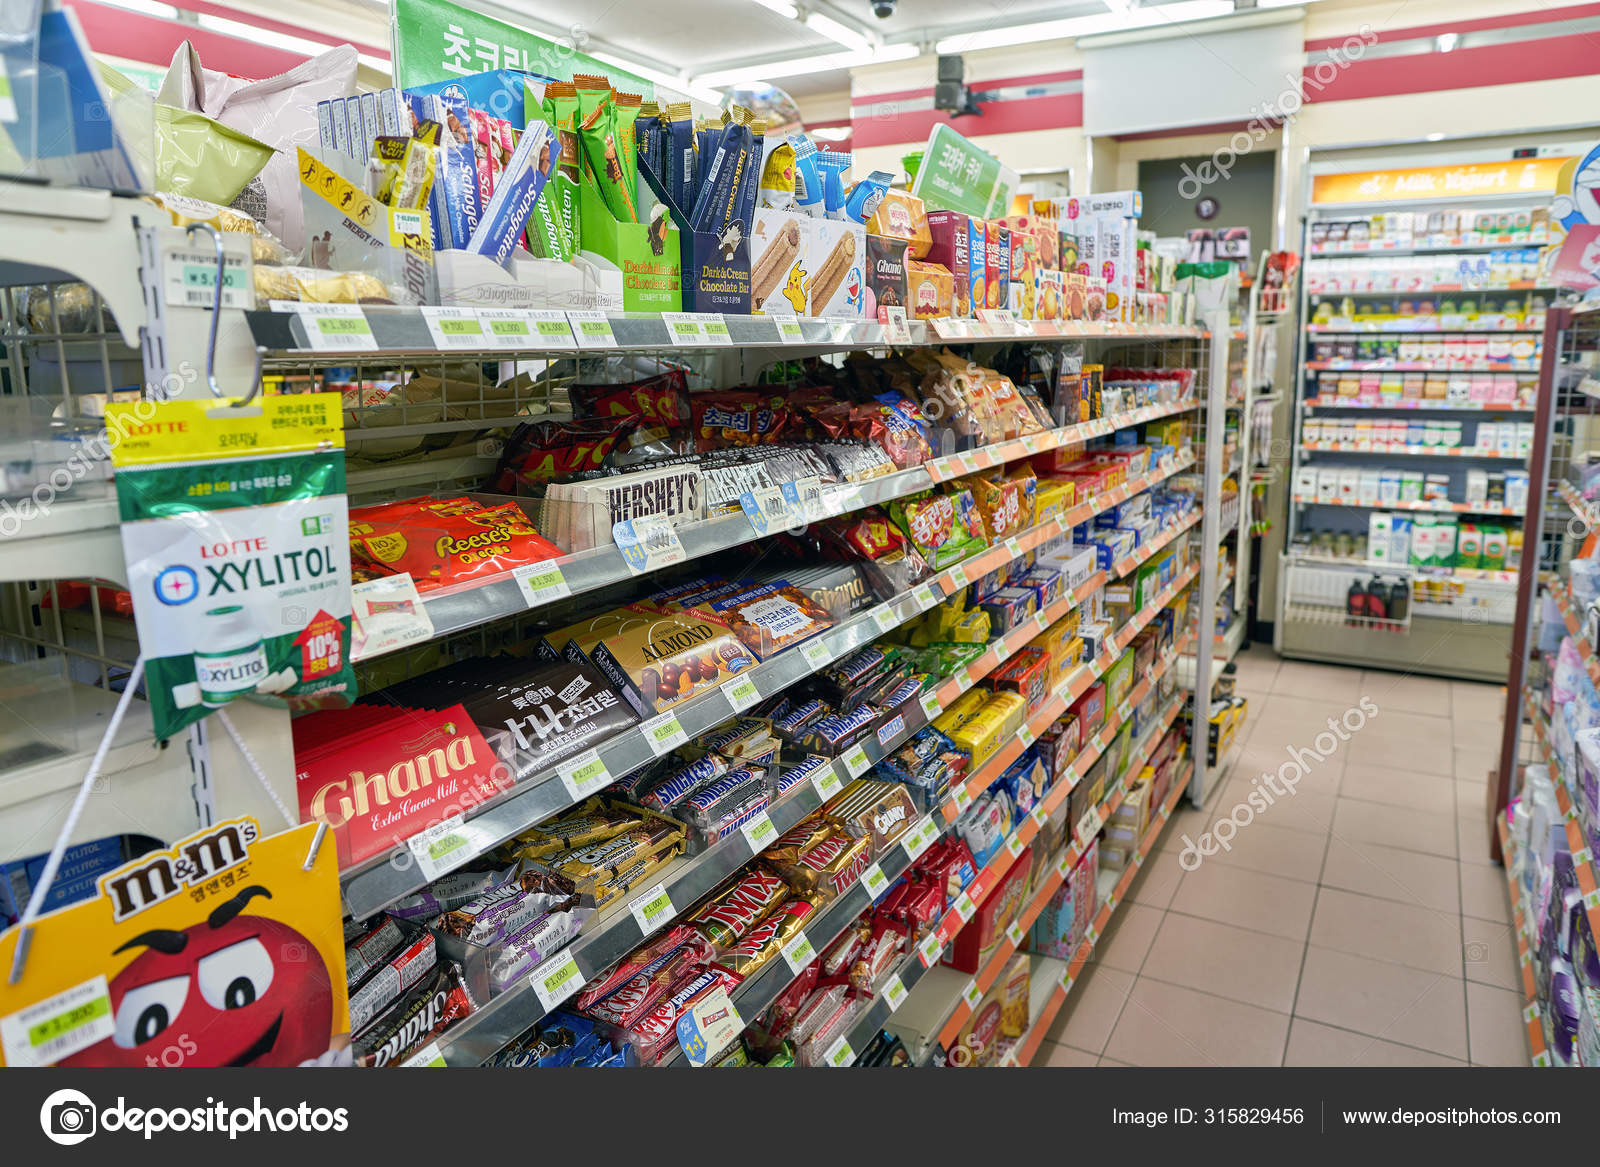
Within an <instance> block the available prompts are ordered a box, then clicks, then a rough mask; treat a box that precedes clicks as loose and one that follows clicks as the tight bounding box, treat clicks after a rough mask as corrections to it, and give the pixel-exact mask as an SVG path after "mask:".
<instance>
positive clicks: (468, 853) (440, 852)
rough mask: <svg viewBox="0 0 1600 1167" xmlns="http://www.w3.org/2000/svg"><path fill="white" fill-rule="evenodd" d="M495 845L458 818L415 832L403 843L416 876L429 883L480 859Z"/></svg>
mask: <svg viewBox="0 0 1600 1167" xmlns="http://www.w3.org/2000/svg"><path fill="white" fill-rule="evenodd" d="M495 841H496V840H495V839H493V838H492V837H490V836H489V835H487V834H486V833H485V832H483V831H481V830H479V829H478V828H476V827H474V826H473V825H472V824H471V823H465V822H462V820H461V816H460V815H458V814H457V815H451V816H450V817H449V818H447V819H445V820H444V821H443V822H439V823H434V824H433V826H431V827H428V828H427V829H426V830H422V831H418V832H417V833H416V834H415V835H412V836H411V837H410V838H409V839H407V840H406V846H407V847H408V848H410V850H411V854H412V856H413V857H414V858H415V859H416V861H417V871H418V873H419V874H421V876H422V878H423V879H425V880H427V881H428V882H429V883H432V882H433V881H434V880H436V879H438V878H439V877H440V876H441V875H444V874H445V873H446V872H449V871H454V870H455V869H456V868H457V867H460V866H461V865H462V864H463V863H465V862H466V861H467V860H469V859H471V858H473V857H474V856H476V855H481V854H482V853H483V852H484V850H485V849H487V848H489V847H492V846H493V845H494V844H495Z"/></svg>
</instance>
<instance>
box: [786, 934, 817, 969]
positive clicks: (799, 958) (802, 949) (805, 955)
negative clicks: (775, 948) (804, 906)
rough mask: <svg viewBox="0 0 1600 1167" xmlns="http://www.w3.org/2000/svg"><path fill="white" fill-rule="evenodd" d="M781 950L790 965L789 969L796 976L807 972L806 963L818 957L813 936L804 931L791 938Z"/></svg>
mask: <svg viewBox="0 0 1600 1167" xmlns="http://www.w3.org/2000/svg"><path fill="white" fill-rule="evenodd" d="M779 951H780V952H782V953H783V959H784V961H785V962H786V963H787V964H788V965H789V971H790V972H792V973H794V975H795V976H799V975H800V974H801V973H803V972H805V970H806V965H808V964H810V963H811V962H812V961H813V960H816V959H817V950H816V949H815V948H813V947H811V937H809V936H807V935H806V934H805V933H804V932H802V933H800V935H798V936H796V937H794V938H793V939H791V940H790V941H789V943H787V944H785V945H784V946H783V947H782V948H781V949H779Z"/></svg>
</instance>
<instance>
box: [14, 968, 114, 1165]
mask: <svg viewBox="0 0 1600 1167" xmlns="http://www.w3.org/2000/svg"><path fill="white" fill-rule="evenodd" d="M35 959H38V957H37V956H36V957H35ZM116 1031H117V1022H116V1018H115V1017H114V1016H113V1015H112V1012H111V990H110V988H109V987H108V986H107V983H106V978H105V977H104V976H96V977H92V978H90V979H89V980H87V981H84V982H83V983H82V984H78V985H74V986H73V987H72V988H70V989H66V990H63V991H62V992H59V993H56V994H54V995H53V996H50V997H46V998H44V999H43V1000H40V1001H35V1002H34V1003H33V1004H31V1005H27V1006H25V1007H23V1008H22V1009H19V1010H17V1012H15V1013H12V1014H9V1015H8V1016H5V1017H0V1047H3V1048H4V1050H5V1055H6V1065H7V1066H34V1067H37V1066H53V1065H55V1064H56V1063H57V1062H59V1061H60V1060H61V1059H62V1058H67V1057H71V1056H72V1055H73V1054H75V1053H78V1052H79V1051H80V1050H86V1049H88V1048H89V1047H90V1046H92V1045H95V1044H97V1043H98V1042H101V1041H104V1040H105V1039H106V1038H108V1037H111V1036H112V1035H113V1034H115V1033H116ZM91 1133H93V1132H92V1129H91Z"/></svg>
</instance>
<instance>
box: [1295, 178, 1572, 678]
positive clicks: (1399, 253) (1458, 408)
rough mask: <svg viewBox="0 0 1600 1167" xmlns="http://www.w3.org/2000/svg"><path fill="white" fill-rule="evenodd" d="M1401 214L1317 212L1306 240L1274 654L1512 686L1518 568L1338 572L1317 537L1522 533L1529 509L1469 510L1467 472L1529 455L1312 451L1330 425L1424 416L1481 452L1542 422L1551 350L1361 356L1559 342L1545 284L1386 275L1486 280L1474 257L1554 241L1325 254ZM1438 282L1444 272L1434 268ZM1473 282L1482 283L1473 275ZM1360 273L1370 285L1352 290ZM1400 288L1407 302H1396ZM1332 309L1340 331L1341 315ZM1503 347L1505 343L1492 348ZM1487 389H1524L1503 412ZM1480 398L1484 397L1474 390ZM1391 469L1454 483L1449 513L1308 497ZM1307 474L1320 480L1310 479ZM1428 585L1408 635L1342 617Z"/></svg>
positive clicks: (1407, 446)
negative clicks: (1411, 343) (1320, 234)
mask: <svg viewBox="0 0 1600 1167" xmlns="http://www.w3.org/2000/svg"><path fill="white" fill-rule="evenodd" d="M1548 197H1549V196H1548V194H1543V195H1541V194H1539V193H1538V192H1530V193H1529V194H1528V195H1527V196H1523V197H1521V198H1520V200H1514V201H1515V205H1516V206H1518V207H1521V206H1524V205H1526V206H1533V205H1537V204H1540V203H1542V202H1545V201H1547V200H1548ZM1510 205H1513V204H1512V201H1508V199H1507V198H1506V197H1499V196H1496V197H1486V198H1483V199H1481V200H1475V199H1474V198H1472V197H1471V196H1463V197H1460V198H1445V199H1439V200H1434V201H1427V200H1417V201H1415V202H1412V201H1410V200H1407V201H1406V202H1404V203H1403V204H1402V205H1400V206H1398V207H1396V208H1393V209H1395V210H1398V211H1400V212H1404V213H1409V212H1413V211H1423V212H1426V211H1430V210H1440V209H1454V208H1472V207H1477V208H1479V209H1487V208H1489V207H1505V206H1510ZM1390 209H1391V208H1388V207H1381V208H1380V207H1375V206H1371V205H1365V204H1314V205H1313V206H1312V209H1311V212H1310V214H1309V215H1308V217H1307V220H1306V223H1305V226H1304V239H1305V253H1306V255H1307V256H1308V260H1307V268H1306V278H1305V279H1303V280H1302V287H1301V295H1300V328H1301V360H1300V366H1299V371H1298V374H1297V384H1298V389H1297V394H1296V407H1295V414H1294V441H1293V446H1292V451H1291V467H1290V475H1291V481H1292V493H1291V500H1290V506H1289V530H1288V534H1287V540H1286V547H1285V550H1284V552H1283V553H1282V555H1281V556H1280V557H1279V563H1278V564H1277V570H1278V573H1279V587H1278V597H1279V599H1278V603H1279V610H1278V613H1277V622H1276V627H1275V631H1274V647H1275V648H1276V649H1277V651H1278V652H1279V653H1280V654H1281V655H1283V656H1287V657H1297V658H1301V659H1307V660H1321V661H1333V662H1338V663H1344V664H1353V665H1364V666H1368V667H1376V668H1390V669H1397V670H1404V671H1408V672H1421V673H1432V674H1435V675H1440V676H1448V677H1459V678H1463V679H1476V680H1485V681H1493V680H1499V679H1500V678H1502V677H1503V676H1504V675H1505V659H1506V655H1507V653H1508V652H1509V651H1510V648H1511V626H1512V610H1513V607H1514V596H1515V583H1514V580H1515V578H1516V573H1515V570H1514V568H1513V567H1512V565H1509V564H1508V565H1507V569H1506V570H1498V569H1497V570H1477V569H1469V570H1462V571H1460V572H1459V573H1458V572H1449V571H1444V570H1437V571H1434V570H1427V569H1424V570H1417V569H1415V568H1413V566H1412V565H1411V564H1410V563H1409V562H1406V561H1401V562H1394V563H1386V562H1382V557H1379V556H1372V557H1371V558H1372V562H1370V563H1369V562H1368V557H1367V555H1366V554H1365V553H1363V554H1355V555H1349V556H1346V555H1344V554H1343V553H1342V552H1341V553H1340V554H1339V555H1337V556H1334V555H1330V554H1329V553H1328V552H1327V550H1326V549H1320V548H1314V547H1313V546H1312V544H1311V539H1312V537H1314V536H1318V535H1322V536H1326V537H1327V538H1329V539H1343V538H1344V537H1347V536H1348V537H1351V540H1352V542H1354V543H1356V544H1359V545H1360V546H1365V544H1366V542H1367V533H1368V529H1369V528H1368V517H1369V513H1371V512H1374V511H1378V512H1389V513H1394V514H1410V513H1421V514H1425V515H1432V514H1456V515H1463V516H1469V517H1472V518H1475V519H1478V520H1479V521H1480V522H1482V521H1484V520H1489V521H1490V522H1491V523H1492V521H1493V520H1494V519H1502V520H1508V521H1509V522H1510V523H1513V524H1514V523H1516V522H1517V521H1518V520H1521V519H1522V518H1523V512H1522V508H1520V507H1517V506H1507V505H1505V504H1504V503H1499V502H1494V503H1491V502H1488V501H1475V502H1467V501H1464V500H1465V499H1466V497H1467V494H1466V481H1467V477H1468V474H1469V471H1470V472H1471V473H1473V474H1476V473H1478V472H1486V473H1487V472H1494V471H1498V470H1500V469H1501V468H1504V467H1509V466H1513V465H1517V464H1522V465H1526V464H1527V463H1528V457H1527V455H1526V454H1525V453H1517V452H1514V451H1507V450H1503V449H1501V448H1500V447H1499V445H1498V444H1497V445H1496V447H1495V448H1493V449H1479V448H1478V447H1477V444H1476V442H1475V441H1473V440H1467V441H1465V442H1463V444H1462V446H1460V447H1448V446H1439V445H1431V444H1430V445H1420V446H1419V445H1417V444H1415V443H1411V442H1408V443H1403V444H1391V443H1389V442H1387V441H1383V442H1380V441H1377V440H1371V441H1356V442H1350V441H1328V440H1325V439H1318V440H1308V438H1307V437H1306V423H1307V422H1308V421H1318V420H1320V421H1323V422H1324V424H1327V423H1329V422H1331V421H1334V420H1340V419H1343V420H1345V421H1348V420H1350V419H1360V420H1359V421H1358V423H1357V424H1358V425H1360V426H1363V427H1365V426H1367V425H1368V424H1370V423H1369V422H1368V421H1367V420H1366V419H1369V418H1370V419H1372V421H1373V422H1374V423H1378V424H1381V423H1382V422H1383V421H1384V419H1385V418H1410V419H1411V420H1412V424H1413V425H1414V424H1415V423H1416V420H1417V417H1418V414H1421V415H1423V416H1425V417H1426V418H1428V419H1429V420H1430V421H1432V420H1433V419H1439V418H1450V417H1456V418H1459V422H1458V424H1460V425H1462V426H1464V427H1465V428H1466V429H1467V430H1470V431H1471V435H1469V437H1475V435H1476V434H1477V432H1478V429H1477V427H1478V426H1480V425H1482V424H1485V423H1490V422H1506V423H1511V422H1518V421H1521V422H1526V421H1527V420H1528V419H1529V418H1530V417H1531V416H1532V415H1533V414H1534V412H1535V410H1536V408H1537V407H1538V402H1537V401H1536V395H1535V392H1534V384H1535V381H1536V379H1537V374H1538V372H1539V370H1540V367H1541V360H1540V357H1539V355H1538V350H1537V349H1535V350H1534V355H1533V356H1532V357H1525V356H1517V357H1508V356H1505V355H1503V354H1502V355H1498V356H1495V357H1492V358H1490V357H1483V356H1475V357H1470V358H1466V357H1460V356H1457V357H1440V356H1433V357H1425V358H1424V359H1415V358H1414V357H1413V358H1412V359H1401V358H1399V357H1395V356H1393V355H1391V356H1387V357H1382V358H1379V359H1370V358H1368V357H1361V356H1358V355H1354V354H1355V352H1356V351H1357V346H1360V345H1366V344H1378V343H1380V342H1383V343H1388V344H1391V345H1393V344H1396V343H1398V342H1397V341H1396V340H1395V339H1394V338H1396V337H1398V336H1399V335H1401V334H1404V335H1406V336H1409V337H1419V338H1421V337H1426V338H1431V339H1430V340H1429V342H1428V343H1432V344H1441V343H1459V344H1462V345H1466V344H1467V343H1468V338H1473V337H1475V338H1476V342H1477V343H1478V344H1480V345H1481V344H1483V343H1485V341H1486V338H1487V339H1488V342H1489V343H1498V344H1509V343H1511V341H1512V340H1513V339H1515V338H1518V337H1521V338H1524V340H1526V338H1528V337H1539V336H1541V335H1543V332H1544V329H1545V327H1546V319H1545V313H1546V310H1547V307H1548V304H1549V301H1550V300H1551V299H1552V298H1553V290H1552V289H1551V288H1549V287H1548V286H1547V285H1546V284H1545V283H1543V282H1542V280H1540V279H1517V280H1514V281H1512V280H1507V281H1505V282H1502V283H1497V284H1496V283H1490V282H1488V280H1487V279H1483V280H1481V281H1479V282H1474V281H1475V280H1477V279H1478V277H1477V276H1476V275H1474V279H1473V280H1467V279H1465V278H1463V279H1462V280H1460V281H1452V280H1438V279H1437V277H1436V278H1435V282H1427V283H1420V284H1419V283H1416V282H1415V279H1414V278H1413V277H1412V276H1404V278H1400V277H1396V276H1394V275H1393V274H1392V273H1393V271H1394V270H1395V269H1393V268H1391V267H1385V266H1383V265H1382V263H1381V262H1380V261H1381V260H1382V258H1383V257H1388V256H1393V257H1397V258H1398V257H1423V258H1424V259H1426V257H1435V260H1436V261H1439V260H1448V258H1449V257H1450V256H1454V255H1458V254H1459V255H1461V256H1462V257H1463V260H1462V262H1463V264H1470V265H1472V266H1473V270H1474V272H1475V271H1476V265H1477V264H1479V263H1484V262H1485V261H1483V260H1481V259H1477V258H1474V257H1481V256H1483V254H1484V253H1486V252H1494V251H1497V250H1504V249H1507V248H1518V247H1522V248H1526V247H1540V246H1542V244H1543V239H1540V240H1537V241H1532V240H1530V241H1526V242H1521V243H1519V242H1515V241H1510V237H1509V236H1508V237H1507V239H1499V238H1498V237H1497V238H1496V240H1495V241H1493V242H1469V241H1467V240H1466V237H1464V236H1459V235H1458V236H1454V237H1440V238H1438V239H1437V240H1434V241H1433V242H1432V243H1431V244H1430V245H1428V246H1413V247H1398V246H1395V247H1388V246H1362V247H1346V248H1342V249H1333V248H1330V247H1327V246H1322V245H1319V246H1318V247H1316V248H1313V247H1312V246H1311V243H1310V241H1311V236H1312V228H1313V225H1314V224H1317V223H1320V222H1323V221H1329V220H1332V221H1337V220H1340V219H1342V218H1349V217H1350V216H1351V215H1352V214H1354V215H1357V216H1360V215H1365V214H1368V213H1370V212H1372V211H1376V210H1385V211H1387V210H1390ZM1364 258H1365V259H1370V260H1372V261H1373V262H1372V263H1370V264H1365V265H1363V264H1362V263H1360V262H1358V261H1361V260H1363V259H1364ZM1330 259H1336V260H1341V261H1344V262H1343V265H1342V266H1339V267H1338V268H1333V267H1329V266H1327V265H1326V264H1325V263H1323V261H1327V260H1330ZM1319 265H1320V266H1319ZM1412 266H1416V265H1412ZM1423 266H1424V267H1426V266H1427V265H1426V264H1424V265H1423ZM1439 266H1440V264H1439V263H1438V262H1436V263H1435V267H1436V268H1438V267H1439ZM1408 270H1409V269H1408ZM1461 270H1462V271H1463V272H1465V271H1467V270H1468V269H1467V267H1465V266H1463V267H1462V268H1461ZM1484 270H1487V267H1485V269H1484ZM1497 270H1498V271H1501V272H1504V271H1505V270H1507V269H1505V268H1500V269H1497ZM1346 272H1354V273H1357V274H1355V275H1345V274H1343V273H1346ZM1403 274H1404V273H1402V275H1403ZM1338 281H1342V282H1338ZM1391 281H1393V282H1395V283H1396V285H1397V286H1389V284H1390V283H1391ZM1408 281H1409V282H1408ZM1509 298H1514V299H1516V300H1517V301H1518V307H1519V311H1513V310H1512V308H1511V307H1509V306H1507V305H1506V303H1505V301H1507V300H1508V299H1509ZM1380 301H1387V302H1393V305H1390V307H1391V311H1390V312H1389V314H1388V315H1384V314H1382V313H1381V312H1375V311H1374V309H1375V308H1377V309H1382V308H1384V307H1385V306H1386V305H1385V304H1384V303H1380ZM1402 301H1403V302H1405V304H1404V305H1403V306H1401V307H1402V310H1401V312H1400V313H1398V314H1397V313H1395V312H1394V311H1393V306H1395V305H1400V302H1402ZM1445 301H1450V303H1449V304H1446V303H1444V302H1445ZM1421 302H1428V303H1427V306H1426V308H1427V310H1419V308H1418V305H1419V303H1421ZM1523 305H1531V306H1532V312H1531V314H1529V315H1526V316H1523V315H1520V314H1519V313H1520V307H1521V306H1523ZM1330 306H1332V310H1333V311H1334V312H1335V313H1337V314H1336V315H1333V316H1329V315H1328V312H1329V310H1330ZM1502 308H1504V311H1502ZM1319 309H1320V314H1319ZM1450 337H1457V338H1460V339H1459V341H1456V342H1450V341H1446V340H1445V339H1443V338H1450ZM1495 337H1499V338H1503V339H1500V340H1493V339H1492V338H1495ZM1340 338H1343V341H1344V342H1345V343H1347V344H1348V347H1347V348H1344V349H1342V350H1339V351H1341V352H1342V353H1344V354H1348V355H1341V356H1327V355H1325V354H1324V355H1318V354H1317V353H1314V352H1313V351H1312V347H1313V344H1320V345H1321V346H1323V347H1324V348H1327V347H1328V346H1331V345H1334V344H1336V343H1340ZM1385 338H1387V339H1385ZM1401 351H1402V353H1404V350H1401ZM1407 374H1410V375H1411V376H1412V377H1413V378H1417V377H1422V378H1425V379H1426V380H1428V381H1432V380H1436V379H1442V380H1445V381H1446V382H1447V384H1448V390H1449V391H1448V395H1440V396H1437V397H1434V396H1426V397H1424V396H1422V395H1421V394H1420V393H1418V394H1416V395H1411V394H1410V393H1409V391H1403V390H1402V383H1403V378H1405V377H1406V375H1407ZM1363 375H1365V377H1366V379H1367V382H1368V383H1367V384H1366V386H1365V387H1364V388H1363V389H1362V390H1361V391H1360V392H1358V393H1357V394H1356V395H1354V396H1352V395H1350V394H1349V392H1348V390H1349V387H1350V386H1349V382H1350V380H1351V379H1359V378H1361V377H1362V376H1363ZM1486 377H1496V378H1500V379H1501V380H1502V381H1503V380H1505V379H1515V381H1516V386H1515V393H1514V394H1506V393H1505V392H1504V391H1503V389H1502V390H1497V391H1496V392H1495V395H1494V397H1493V399H1492V400H1484V399H1482V398H1481V396H1480V392H1479V390H1481V389H1483V388H1484V386H1485V384H1486V383H1485V382H1484V381H1483V378H1486ZM1341 378H1343V379H1344V381H1345V382H1346V384H1345V390H1346V392H1344V393H1341V392H1338V391H1336V383H1338V382H1339V381H1340V380H1341ZM1375 378H1382V379H1383V381H1382V383H1381V384H1380V385H1379V387H1378V389H1379V391H1377V392H1374V391H1373V390H1372V385H1371V382H1372V381H1373V380H1374V379H1375ZM1497 384H1498V383H1497ZM1474 385H1477V386H1478V388H1477V389H1474V388H1473V386H1474ZM1380 468H1381V469H1383V470H1395V469H1405V470H1415V471H1418V472H1421V473H1423V474H1424V475H1425V476H1426V475H1430V474H1431V475H1444V476H1446V477H1447V478H1448V479H1449V481H1448V484H1447V489H1448V499H1440V500H1409V501H1406V502H1380V501H1379V500H1378V499H1377V498H1376V497H1371V498H1367V497H1359V496H1348V495H1340V496H1337V497H1330V496H1329V494H1328V493H1327V491H1326V490H1325V489H1324V487H1325V485H1326V483H1325V482H1312V481H1310V479H1312V478H1315V477H1316V472H1317V471H1318V470H1323V471H1328V470H1343V471H1345V472H1346V473H1347V474H1353V473H1359V472H1360V471H1362V470H1366V471H1369V472H1371V471H1376V470H1378V469H1380ZM1306 470H1309V471H1310V472H1311V473H1310V475H1306V474H1304V473H1303V471H1306ZM1422 579H1428V580H1436V581H1441V582H1437V583H1429V584H1428V585H1427V586H1426V587H1425V588H1424V590H1423V592H1422V593H1418V592H1416V591H1415V590H1414V587H1413V588H1412V590H1410V591H1409V592H1408V596H1409V605H1408V607H1407V609H1406V611H1405V613H1404V618H1403V619H1400V620H1386V621H1380V622H1375V621H1372V620H1370V619H1368V618H1367V617H1366V616H1365V615H1359V616H1351V615H1349V613H1348V612H1346V611H1341V609H1343V608H1345V607H1346V605H1345V603H1344V599H1343V597H1344V596H1345V595H1346V594H1353V591H1354V589H1357V588H1363V589H1365V588H1367V586H1368V585H1369V584H1370V583H1372V582H1373V581H1378V582H1379V583H1380V584H1383V583H1385V581H1388V582H1387V584H1385V586H1388V585H1390V584H1392V583H1393V582H1394V581H1396V580H1409V581H1416V580H1422Z"/></svg>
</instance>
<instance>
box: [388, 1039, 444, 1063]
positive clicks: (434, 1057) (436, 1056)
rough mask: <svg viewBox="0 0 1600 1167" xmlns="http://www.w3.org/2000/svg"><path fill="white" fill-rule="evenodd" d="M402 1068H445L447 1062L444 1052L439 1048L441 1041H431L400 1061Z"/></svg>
mask: <svg viewBox="0 0 1600 1167" xmlns="http://www.w3.org/2000/svg"><path fill="white" fill-rule="evenodd" d="M400 1068H401V1069H402V1070H443V1069H447V1068H448V1067H447V1066H446V1064H445V1060H444V1054H443V1052H442V1051H440V1049H439V1043H438V1042H436V1041H430V1042H429V1043H428V1044H427V1045H425V1046H423V1047H422V1048H421V1049H419V1050H418V1051H417V1052H416V1053H414V1054H412V1055H411V1056H410V1057H409V1058H407V1059H406V1060H405V1061H403V1062H401V1063H400Z"/></svg>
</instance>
